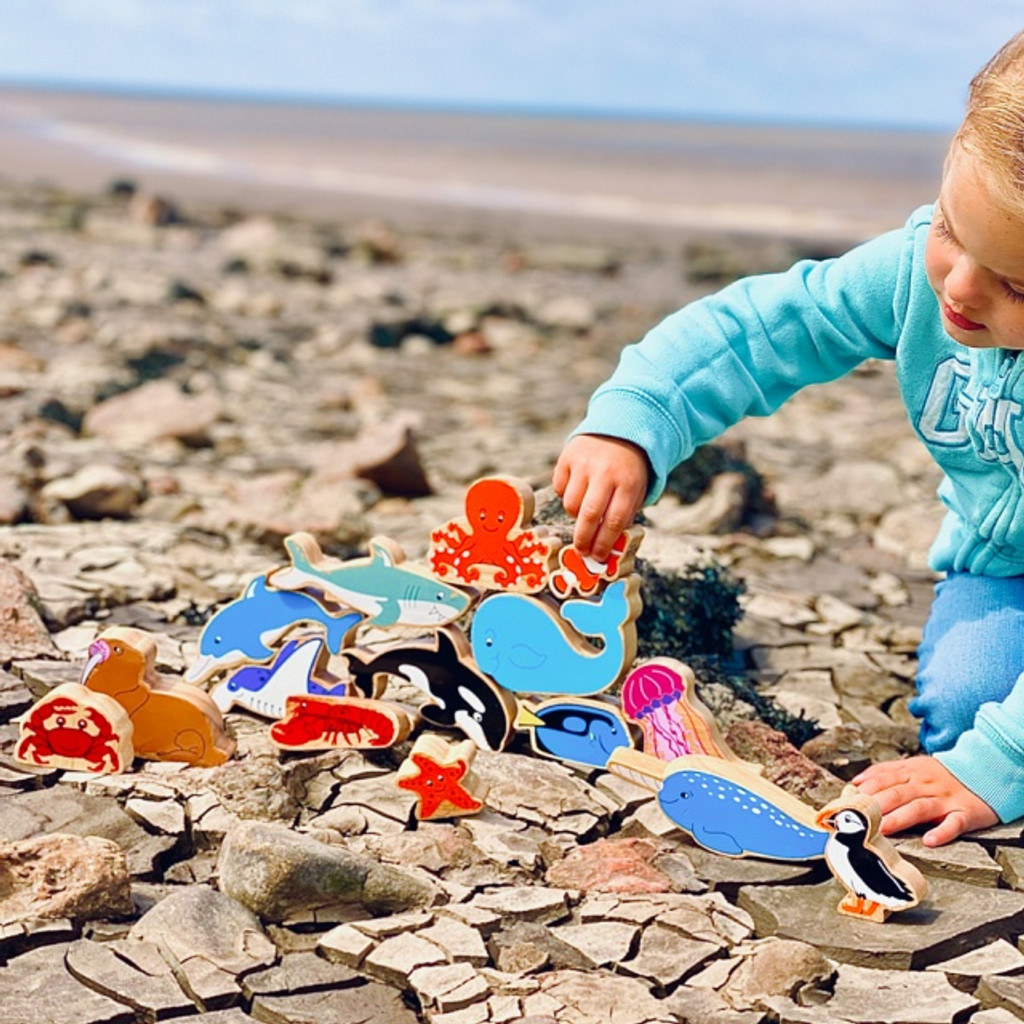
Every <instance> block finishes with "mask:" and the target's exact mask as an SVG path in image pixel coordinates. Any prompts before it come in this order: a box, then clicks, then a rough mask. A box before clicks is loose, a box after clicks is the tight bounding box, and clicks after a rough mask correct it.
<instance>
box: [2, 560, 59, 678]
mask: <svg viewBox="0 0 1024 1024" xmlns="http://www.w3.org/2000/svg"><path fill="white" fill-rule="evenodd" d="M58 656H59V652H58V651H57V648H56V647H55V646H54V644H53V641H52V640H51V639H50V634H49V632H48V630H47V628H46V626H45V625H44V623H43V620H42V617H41V615H40V612H39V593H38V591H37V590H36V588H35V585H34V584H33V583H32V581H31V580H30V579H29V578H28V576H26V575H25V574H24V573H23V572H22V571H21V570H20V569H18V568H17V566H14V565H11V563H10V562H8V561H5V560H3V559H0V662H2V663H4V664H9V663H10V662H11V661H13V660H15V659H22V658H56V657H58Z"/></svg>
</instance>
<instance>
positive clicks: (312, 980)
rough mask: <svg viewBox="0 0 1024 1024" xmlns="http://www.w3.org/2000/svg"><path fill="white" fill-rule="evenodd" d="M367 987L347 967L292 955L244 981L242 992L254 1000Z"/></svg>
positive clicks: (321, 959) (246, 977)
mask: <svg viewBox="0 0 1024 1024" xmlns="http://www.w3.org/2000/svg"><path fill="white" fill-rule="evenodd" d="M364 984H365V979H363V978H361V977H360V976H359V975H358V974H356V972H355V971H353V970H350V969H349V968H348V967H345V966H344V965H343V964H338V963H331V962H330V961H329V960H326V959H324V958H323V957H320V956H317V955H316V953H313V952H307V953H290V954H287V955H285V956H283V957H281V961H280V963H278V964H275V965H274V966H273V967H268V968H266V969H265V970H258V971H254V972H253V973H251V974H247V975H245V977H244V978H243V979H242V992H243V993H244V995H245V997H246V998H247V999H252V998H253V997H254V996H273V995H285V994H288V993H291V994H298V993H302V992H315V991H319V990H323V989H331V990H332V991H333V990H336V989H344V988H352V987H354V986H361V985H364Z"/></svg>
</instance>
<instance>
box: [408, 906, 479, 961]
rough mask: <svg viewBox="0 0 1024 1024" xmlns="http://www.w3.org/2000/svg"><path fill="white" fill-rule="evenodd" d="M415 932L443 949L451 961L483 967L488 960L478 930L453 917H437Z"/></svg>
mask: <svg viewBox="0 0 1024 1024" xmlns="http://www.w3.org/2000/svg"><path fill="white" fill-rule="evenodd" d="M416 934H417V935H418V936H419V937H420V938H421V939H426V940H427V942H432V943H433V944H434V945H435V946H439V947H440V948H441V949H443V950H444V952H445V953H446V954H447V955H448V959H449V960H451V961H452V962H453V963H468V964H473V965H475V966H477V967H484V966H486V965H487V964H488V963H489V962H490V956H489V955H488V952H487V947H486V946H485V945H484V940H483V937H482V936H481V934H480V932H478V931H477V930H476V929H475V928H471V927H470V926H469V925H468V924H464V923H463V922H461V921H457V920H456V919H455V918H443V917H442V918H438V920H437V922H436V923H435V924H433V925H431V926H430V927H429V928H423V929H421V930H420V931H418V932H417V933H416Z"/></svg>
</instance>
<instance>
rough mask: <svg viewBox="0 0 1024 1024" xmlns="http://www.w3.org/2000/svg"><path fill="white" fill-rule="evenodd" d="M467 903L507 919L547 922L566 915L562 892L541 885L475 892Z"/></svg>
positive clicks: (566, 905) (566, 906) (563, 893)
mask: <svg viewBox="0 0 1024 1024" xmlns="http://www.w3.org/2000/svg"><path fill="white" fill-rule="evenodd" d="M470 905H471V906H473V907H477V908H479V909H481V910H490V911H493V912H494V913H496V914H499V915H500V916H501V918H502V919H503V920H507V921H534V922H537V923H538V924H551V923H553V922H555V921H561V920H563V919H564V918H565V917H567V916H568V913H569V908H568V903H567V901H566V893H565V892H564V891H563V890H561V889H545V888H542V887H541V886H518V885H510V886H507V887H505V888H502V889H496V890H495V891H494V892H490V893H483V894H481V895H479V896H475V897H474V898H473V900H472V902H471V903H470Z"/></svg>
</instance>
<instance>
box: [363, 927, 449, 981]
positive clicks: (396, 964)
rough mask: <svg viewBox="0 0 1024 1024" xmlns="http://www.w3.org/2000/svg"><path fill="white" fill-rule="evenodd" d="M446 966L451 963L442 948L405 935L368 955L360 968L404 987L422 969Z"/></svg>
mask: <svg viewBox="0 0 1024 1024" xmlns="http://www.w3.org/2000/svg"><path fill="white" fill-rule="evenodd" d="M443 963H447V957H446V956H445V953H444V950H443V949H441V947H440V946H435V945H434V944H433V943H432V942H427V940H426V939H421V938H420V937H419V936H418V935H414V934H411V933H409V932H403V933H401V934H399V935H392V936H391V937H389V938H386V939H385V940H384V941H383V942H381V943H380V945H378V946H377V947H376V948H375V949H374V950H373V951H372V952H371V953H369V954H368V955H367V956H366V958H365V959H364V960H363V962H362V964H361V966H360V969H361V970H362V971H365V972H366V973H367V974H372V975H373V976H374V977H375V978H379V979H380V980H381V981H384V982H386V983H387V984H389V985H398V986H404V985H406V984H407V983H408V979H409V975H410V974H411V973H412V972H413V971H415V970H416V969H417V968H418V967H431V966H434V965H436V964H443Z"/></svg>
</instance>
